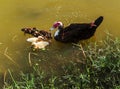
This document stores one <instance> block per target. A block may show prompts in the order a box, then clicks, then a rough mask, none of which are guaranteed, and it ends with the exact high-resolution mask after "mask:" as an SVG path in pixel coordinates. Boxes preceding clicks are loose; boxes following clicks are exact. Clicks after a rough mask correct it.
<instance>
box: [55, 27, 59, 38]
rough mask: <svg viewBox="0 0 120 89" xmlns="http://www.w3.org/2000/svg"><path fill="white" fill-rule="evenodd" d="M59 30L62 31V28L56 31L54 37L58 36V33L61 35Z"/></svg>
mask: <svg viewBox="0 0 120 89" xmlns="http://www.w3.org/2000/svg"><path fill="white" fill-rule="evenodd" d="M59 32H60V30H59V29H57V31H56V32H55V34H54V37H56V36H58V35H59Z"/></svg>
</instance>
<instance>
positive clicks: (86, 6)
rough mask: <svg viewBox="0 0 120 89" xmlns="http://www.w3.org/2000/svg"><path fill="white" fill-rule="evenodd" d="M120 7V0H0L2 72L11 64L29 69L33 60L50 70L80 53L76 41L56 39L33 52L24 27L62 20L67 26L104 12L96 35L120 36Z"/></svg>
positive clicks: (45, 24)
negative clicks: (22, 29) (63, 41)
mask: <svg viewBox="0 0 120 89" xmlns="http://www.w3.org/2000/svg"><path fill="white" fill-rule="evenodd" d="M119 9H120V0H111V1H110V0H44V1H43V0H34V1H33V0H19V1H18V0H0V72H4V71H5V70H7V69H8V68H10V69H12V70H27V69H28V67H29V66H30V62H32V64H35V63H40V64H39V65H40V66H41V67H42V68H43V69H46V70H49V69H48V67H49V68H57V66H58V65H60V63H64V61H69V59H70V58H71V57H72V59H74V58H75V57H77V56H74V54H76V53H75V49H74V48H73V47H72V45H70V44H62V43H59V42H56V41H54V40H53V42H52V45H50V46H49V47H48V48H47V50H46V51H37V52H33V51H32V49H31V48H30V44H29V43H27V42H26V38H28V37H29V35H26V36H24V35H23V33H22V32H21V30H20V29H21V28H23V27H37V28H38V29H44V30H49V28H50V27H51V26H52V24H53V23H54V22H55V21H58V20H59V21H62V22H63V23H64V25H65V26H66V25H68V24H70V23H72V22H80V23H81V22H91V21H93V20H94V19H96V18H97V17H98V16H100V15H102V16H104V18H105V19H104V22H103V23H102V24H101V26H100V27H99V28H98V29H97V31H96V33H95V37H94V38H93V39H94V40H101V39H102V38H104V36H105V35H106V34H105V33H104V32H105V31H109V32H110V33H112V34H113V35H114V36H118V37H120V36H119V34H120V25H119V23H120V19H119V16H120V11H119ZM29 53H31V55H30V57H29ZM69 55H70V56H69Z"/></svg>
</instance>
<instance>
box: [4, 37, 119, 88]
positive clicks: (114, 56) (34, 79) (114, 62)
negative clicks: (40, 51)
mask: <svg viewBox="0 0 120 89" xmlns="http://www.w3.org/2000/svg"><path fill="white" fill-rule="evenodd" d="M77 47H78V49H79V52H81V53H82V54H83V56H84V57H83V59H79V60H82V61H83V62H76V61H70V62H68V63H65V64H64V65H62V66H61V69H62V70H61V71H62V73H61V74H55V73H54V72H52V73H49V74H47V73H45V72H43V71H42V70H41V69H40V68H39V66H37V65H36V66H34V67H33V71H32V72H31V73H21V74H20V77H19V79H18V80H15V79H14V76H13V75H12V73H11V71H10V70H9V71H8V72H9V74H10V76H11V82H8V81H7V79H6V82H5V89H120V40H119V39H118V38H112V37H110V36H107V37H106V39H105V40H103V41H101V42H96V43H91V44H87V45H85V46H83V47H82V45H81V44H77Z"/></svg>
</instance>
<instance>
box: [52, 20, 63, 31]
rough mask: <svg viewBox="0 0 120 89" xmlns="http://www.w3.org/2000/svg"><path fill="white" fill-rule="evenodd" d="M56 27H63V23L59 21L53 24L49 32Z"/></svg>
mask: <svg viewBox="0 0 120 89" xmlns="http://www.w3.org/2000/svg"><path fill="white" fill-rule="evenodd" d="M57 27H63V23H62V22H60V21H57V22H55V23H54V24H53V26H52V27H51V28H50V30H54V29H55V28H57Z"/></svg>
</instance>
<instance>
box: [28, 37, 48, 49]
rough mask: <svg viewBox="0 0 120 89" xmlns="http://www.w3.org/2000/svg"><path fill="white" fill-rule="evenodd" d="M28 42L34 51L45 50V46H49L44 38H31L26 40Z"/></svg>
mask: <svg viewBox="0 0 120 89" xmlns="http://www.w3.org/2000/svg"><path fill="white" fill-rule="evenodd" d="M27 41H28V42H31V43H32V44H31V45H32V47H33V48H34V49H45V47H46V46H47V45H49V44H50V43H49V41H47V40H45V39H44V37H42V36H38V37H32V38H28V39H27Z"/></svg>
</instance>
